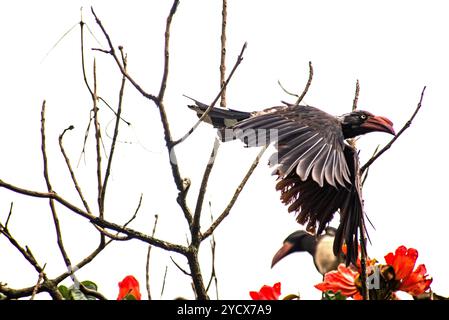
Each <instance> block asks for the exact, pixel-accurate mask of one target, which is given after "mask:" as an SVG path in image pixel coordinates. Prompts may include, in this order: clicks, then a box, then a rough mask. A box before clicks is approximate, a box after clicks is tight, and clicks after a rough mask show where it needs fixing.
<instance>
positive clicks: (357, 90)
mask: <svg viewBox="0 0 449 320" xmlns="http://www.w3.org/2000/svg"><path fill="white" fill-rule="evenodd" d="M359 94H360V83H359V79H357V82H356V83H355V94H354V100H353V101H352V111H355V110H356V109H357V103H358V102H359Z"/></svg>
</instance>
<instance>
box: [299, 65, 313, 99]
mask: <svg viewBox="0 0 449 320" xmlns="http://www.w3.org/2000/svg"><path fill="white" fill-rule="evenodd" d="M312 79H313V67H312V61H309V79H308V80H307V83H306V86H305V88H304V90H303V91H302V93H301V95H300V96H299V97H298V100H296V102H295V105H296V106H297V105H299V104H300V103H301V101H302V99H304V97H305V95H306V94H307V91H309V88H310V85H311V84H312Z"/></svg>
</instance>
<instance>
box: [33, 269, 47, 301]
mask: <svg viewBox="0 0 449 320" xmlns="http://www.w3.org/2000/svg"><path fill="white" fill-rule="evenodd" d="M46 265H47V264H44V266H43V267H42V271H41V272H39V277H38V279H37V282H36V285H35V286H34V289H33V293H32V294H31V298H30V300H34V297H35V296H36V294H37V291H38V290H39V288H40V286H41V285H42V281H43V279H44V270H45V266H46Z"/></svg>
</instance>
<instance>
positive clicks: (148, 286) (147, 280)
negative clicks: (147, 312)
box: [145, 214, 159, 300]
mask: <svg viewBox="0 0 449 320" xmlns="http://www.w3.org/2000/svg"><path fill="white" fill-rule="evenodd" d="M158 219H159V216H158V215H157V214H155V215H154V225H153V231H152V232H151V236H152V237H154V235H155V233H156V227H157V221H158ZM152 247H153V246H152V245H151V244H150V245H149V246H148V251H147V263H146V268H145V271H146V273H145V284H146V288H147V294H148V300H151V290H150V255H151V248H152Z"/></svg>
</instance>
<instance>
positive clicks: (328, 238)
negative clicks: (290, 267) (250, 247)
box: [271, 227, 344, 276]
mask: <svg viewBox="0 0 449 320" xmlns="http://www.w3.org/2000/svg"><path fill="white" fill-rule="evenodd" d="M336 232H337V229H335V228H332V227H327V228H326V229H325V233H324V234H323V235H320V236H318V237H316V236H313V235H311V234H310V233H308V232H306V231H304V230H298V231H295V232H293V233H292V234H290V235H289V236H288V237H287V238H286V239H285V240H284V244H283V245H282V247H281V248H280V249H279V250H278V251H277V252H276V254H275V255H274V257H273V261H272V263H271V267H272V268H273V267H274V266H275V265H276V264H277V263H278V262H279V261H280V260H282V259H283V258H285V257H286V256H288V255H289V254H291V253H294V252H303V251H306V252H308V253H310V255H311V256H312V257H313V263H314V264H315V267H316V269H317V270H318V272H319V273H321V274H322V275H323V276H324V275H325V274H326V273H328V272H329V271H332V270H336V269H337V267H338V265H339V264H340V263H341V262H343V261H344V257H343V254H339V255H338V257H337V256H335V254H334V251H333V249H332V248H333V244H334V239H335V234H336Z"/></svg>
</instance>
